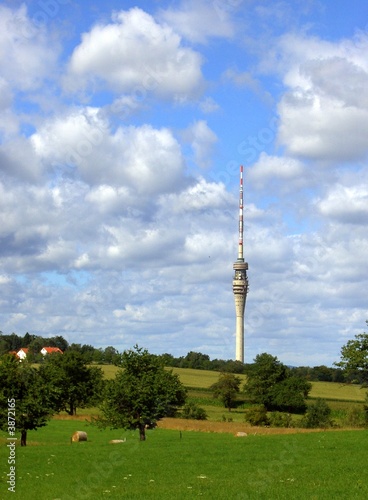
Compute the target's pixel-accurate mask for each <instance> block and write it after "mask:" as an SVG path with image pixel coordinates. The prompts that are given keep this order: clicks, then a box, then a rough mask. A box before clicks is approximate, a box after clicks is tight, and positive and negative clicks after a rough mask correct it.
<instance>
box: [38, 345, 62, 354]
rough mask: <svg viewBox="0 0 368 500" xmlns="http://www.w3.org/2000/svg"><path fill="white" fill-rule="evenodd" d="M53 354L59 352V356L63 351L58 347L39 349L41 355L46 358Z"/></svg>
mask: <svg viewBox="0 0 368 500" xmlns="http://www.w3.org/2000/svg"><path fill="white" fill-rule="evenodd" d="M54 352H59V353H60V354H63V351H62V350H61V349H59V348H58V347H43V348H42V349H41V354H42V355H43V356H46V354H53V353H54Z"/></svg>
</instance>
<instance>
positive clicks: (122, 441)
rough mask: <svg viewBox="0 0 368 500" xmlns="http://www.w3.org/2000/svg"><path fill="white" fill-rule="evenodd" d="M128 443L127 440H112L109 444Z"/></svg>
mask: <svg viewBox="0 0 368 500" xmlns="http://www.w3.org/2000/svg"><path fill="white" fill-rule="evenodd" d="M125 442H126V438H124V439H111V440H110V441H109V444H120V443H125Z"/></svg>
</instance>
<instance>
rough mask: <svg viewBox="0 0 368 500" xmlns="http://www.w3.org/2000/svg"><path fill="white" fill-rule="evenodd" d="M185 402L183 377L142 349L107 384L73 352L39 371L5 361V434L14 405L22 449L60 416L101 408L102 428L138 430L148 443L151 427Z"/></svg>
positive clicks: (1, 366)
mask: <svg viewBox="0 0 368 500" xmlns="http://www.w3.org/2000/svg"><path fill="white" fill-rule="evenodd" d="M185 400H186V390H185V388H184V386H183V385H182V384H181V382H180V380H179V378H178V376H177V375H174V374H173V373H171V372H170V371H167V370H165V367H164V364H163V361H162V359H160V358H159V357H158V356H155V355H153V354H149V353H148V351H147V350H144V349H141V348H139V347H138V346H136V347H135V348H134V349H132V350H129V351H125V352H124V353H123V354H122V355H121V364H120V369H119V370H118V372H117V374H116V377H115V379H114V380H107V381H106V380H104V379H103V374H102V370H101V369H100V368H97V367H94V366H92V367H91V366H87V365H86V363H85V361H84V360H83V358H82V356H81V355H80V353H78V352H75V351H72V350H70V351H66V352H65V353H64V354H58V353H55V354H51V355H49V356H47V359H46V360H45V362H44V363H43V364H41V365H40V366H39V367H38V368H35V367H34V366H33V365H32V364H31V363H29V362H28V361H23V362H21V363H20V362H19V361H18V360H17V359H16V358H15V357H14V356H12V355H5V356H3V358H2V360H1V363H0V424H1V428H2V429H3V430H5V431H6V430H7V429H8V428H9V422H8V410H9V404H11V406H12V408H13V405H14V406H15V410H14V411H15V420H16V429H17V431H19V432H20V433H21V445H22V446H26V442H27V431H28V430H34V429H38V428H39V427H43V426H44V425H46V424H47V422H48V420H49V419H50V418H51V417H52V415H54V414H55V413H58V412H60V411H66V412H67V413H68V414H69V415H76V412H77V408H84V407H90V406H98V407H99V408H100V413H101V415H100V417H99V418H98V419H95V423H96V424H97V425H99V426H102V427H106V426H109V427H115V428H122V427H123V428H131V429H137V428H138V429H139V432H140V438H141V439H142V440H144V439H145V429H146V426H154V425H155V424H156V422H157V420H159V419H160V418H162V417H164V416H174V415H175V413H176V411H177V409H178V408H179V407H181V406H183V405H184V403H185ZM12 411H13V410H12ZM10 427H12V426H11V425H10Z"/></svg>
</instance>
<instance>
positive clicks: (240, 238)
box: [238, 165, 243, 260]
mask: <svg viewBox="0 0 368 500" xmlns="http://www.w3.org/2000/svg"><path fill="white" fill-rule="evenodd" d="M238 260H243V165H241V166H240V189H239V244H238Z"/></svg>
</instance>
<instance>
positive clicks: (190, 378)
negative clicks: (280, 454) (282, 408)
mask: <svg viewBox="0 0 368 500" xmlns="http://www.w3.org/2000/svg"><path fill="white" fill-rule="evenodd" d="M98 366H100V367H101V368H102V370H103V371H104V374H105V377H106V378H107V379H112V378H114V377H115V373H116V371H117V370H118V368H117V367H116V366H113V365H98ZM168 369H171V368H168ZM172 371H173V373H176V374H178V375H179V377H180V380H181V382H182V383H183V384H184V385H185V386H186V387H189V388H192V389H208V388H209V387H210V386H211V385H212V384H214V383H215V382H217V380H218V377H219V372H215V371H210V370H194V369H191V368H172ZM239 377H240V378H241V380H242V381H243V382H244V383H245V381H246V376H245V375H239ZM365 393H366V390H365V389H361V386H360V385H356V384H340V383H338V382H312V390H311V392H310V394H309V396H310V397H311V398H323V399H330V400H337V401H359V402H362V401H364V399H365Z"/></svg>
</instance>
